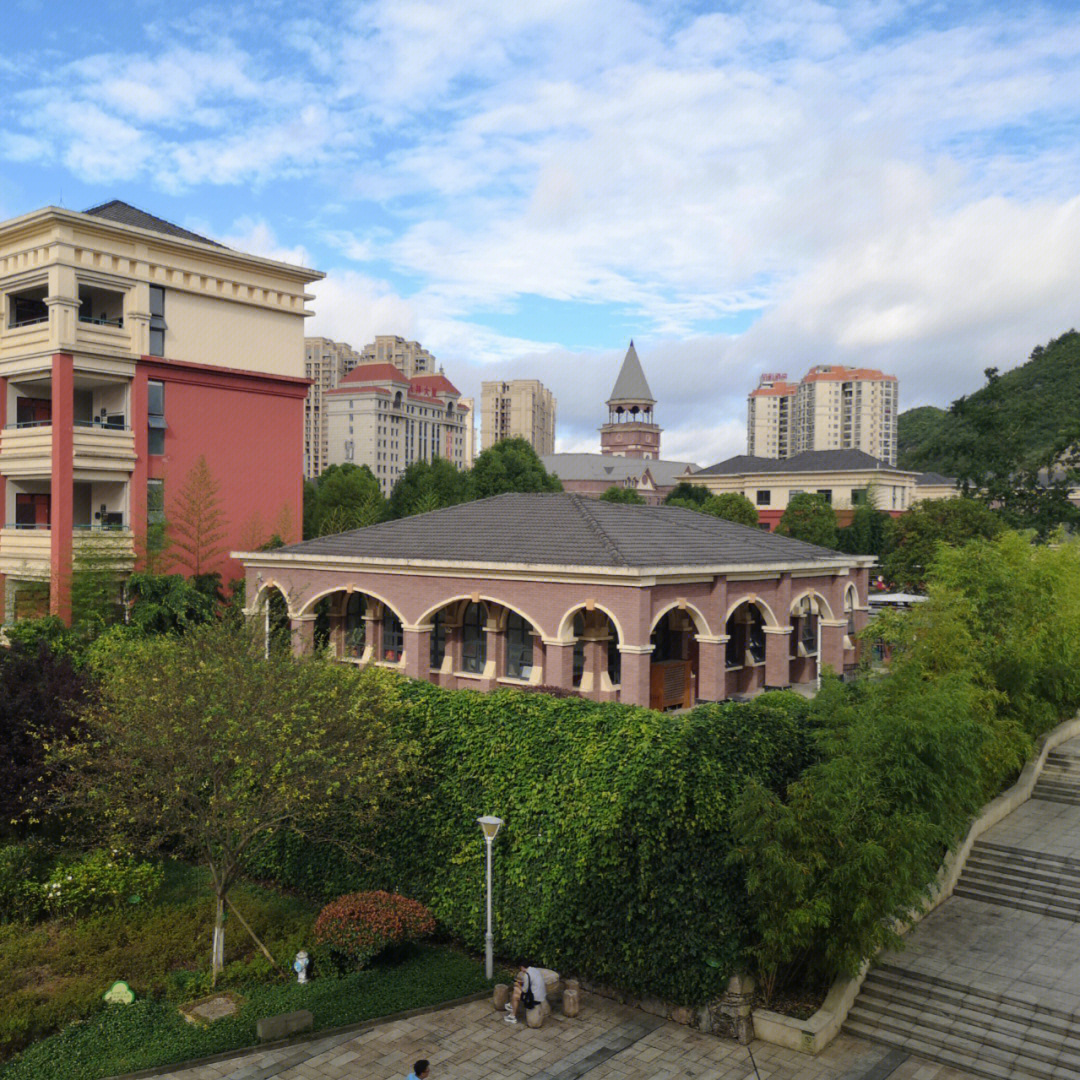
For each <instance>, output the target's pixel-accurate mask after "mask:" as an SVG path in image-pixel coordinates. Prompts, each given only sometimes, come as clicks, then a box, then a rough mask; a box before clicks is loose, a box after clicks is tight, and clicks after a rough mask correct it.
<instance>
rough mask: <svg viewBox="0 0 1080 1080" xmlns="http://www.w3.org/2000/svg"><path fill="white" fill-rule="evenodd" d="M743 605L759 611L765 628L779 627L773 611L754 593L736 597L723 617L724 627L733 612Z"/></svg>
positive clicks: (778, 621)
mask: <svg viewBox="0 0 1080 1080" xmlns="http://www.w3.org/2000/svg"><path fill="white" fill-rule="evenodd" d="M743 604H753V605H755V606H756V607H757V608H758V609H760V611H761V614H762V615H763V616H764V618H765V625H766V626H780V625H781V624H780V620H779V619H777V617H776V616H775V615H774V614H773V609H772V608H771V607H769V605H768V604H767V603H766V602H765V601H764V600H762V599H761V597H760V596H758V595H757V594H756V593H747V594H746V595H745V596H739V597H736V598H735V600H734V601H733V602H732V604H731V606H730V607H729V608H728V609H727V613H726V614H725V615H724V625H725V626H727V623H728V620H729V619H730V618H731V616H732V615H734V614H735V612H736V611H737V610H738V609H739V608H740V607H742V605H743Z"/></svg>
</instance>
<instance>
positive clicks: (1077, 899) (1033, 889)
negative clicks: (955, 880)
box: [959, 866, 1080, 907]
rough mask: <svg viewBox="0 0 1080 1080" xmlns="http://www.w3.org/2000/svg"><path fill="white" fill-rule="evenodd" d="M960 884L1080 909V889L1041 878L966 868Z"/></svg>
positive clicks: (977, 867) (976, 867)
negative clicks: (1075, 906) (1074, 906)
mask: <svg viewBox="0 0 1080 1080" xmlns="http://www.w3.org/2000/svg"><path fill="white" fill-rule="evenodd" d="M959 884H962V885H970V886H972V887H975V888H981V889H985V890H991V891H996V892H1000V893H1002V894H1003V895H1005V896H1019V897H1024V898H1030V899H1033V900H1046V901H1053V902H1054V903H1060V904H1061V905H1062V906H1063V907H1064V906H1069V905H1072V904H1075V905H1077V906H1078V907H1080V888H1077V887H1074V886H1070V885H1064V884H1061V883H1060V882H1050V881H1044V880H1042V879H1039V878H1036V879H1031V878H1025V877H1022V876H1016V875H1012V874H1008V873H1002V872H1000V871H995V870H985V869H983V868H982V867H979V866H974V867H965V868H964V873H963V875H962V876H961V878H960V882H959Z"/></svg>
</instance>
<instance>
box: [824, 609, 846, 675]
mask: <svg viewBox="0 0 1080 1080" xmlns="http://www.w3.org/2000/svg"><path fill="white" fill-rule="evenodd" d="M819 625H820V627H821V655H820V656H819V657H818V661H819V664H820V667H819V669H818V670H819V674H820V672H821V671H824V670H825V668H832V670H833V674H834V675H843V674H844V634H845V632H846V631H847V619H822V620H821V621H820V624H819Z"/></svg>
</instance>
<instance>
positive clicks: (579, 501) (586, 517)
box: [566, 492, 638, 566]
mask: <svg viewBox="0 0 1080 1080" xmlns="http://www.w3.org/2000/svg"><path fill="white" fill-rule="evenodd" d="M566 495H567V498H569V500H570V505H571V506H572V507H574V509H575V510H576V511H577V512H578V515H579V516H580V518H581V520H582V521H583V522H584V523H585V527H586V528H587V529H588V530H589V531H590V532H591V533H592V534H593V536H595V537H596V538H597V540H599V541H600V544H601V546H602V547H603V548H604V550H605V551H610V552H611V556H612V559H613V560H614V562H615V565H616V566H629V565H630V563H629V561H628V560H627V559H626V557H625V556H624V555H623V553H622V550H621V549H620V548H619V545H618V544H616V543H615V541H614V540H612V539H611V537H610V536H608V534H607V533H606V532H605V531H604V529H603V527H602V526H601V524H600V522H598V521H597V520H596V518H595V517H594V516H593V514H592V512H591V508H590V509H587V508H586V506H585V503H586V502H589V503H596V504H599V501H600V500H599V499H588V500H586V499H585V498H584V497H583V496H581V495H575V494H574V493H573V492H566ZM635 509H638V507H635Z"/></svg>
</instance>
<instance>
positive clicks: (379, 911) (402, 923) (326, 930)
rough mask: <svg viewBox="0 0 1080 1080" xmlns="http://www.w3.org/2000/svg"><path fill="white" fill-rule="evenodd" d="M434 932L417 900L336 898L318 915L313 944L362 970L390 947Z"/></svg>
mask: <svg viewBox="0 0 1080 1080" xmlns="http://www.w3.org/2000/svg"><path fill="white" fill-rule="evenodd" d="M434 929H435V920H434V918H432V915H431V912H430V911H428V909H427V908H426V907H424V905H423V904H421V903H420V902H419V901H417V900H410V899H409V898H408V897H407V896H399V895H398V894H397V893H389V892H382V891H378V892H358V893H349V894H347V895H345V896H339V897H338V898H337V899H336V900H334V901H332V902H331V903H329V904H327V905H326V907H324V908H323V909H322V911H320V912H319V917H318V918H317V919H316V920H315V930H314V934H315V943H316V945H320V946H323V947H325V948H327V949H329V950H330V952H331V954H332V955H334V956H335V957H341V958H343V959H344V960H346V961H347V962H348V963H349V964H350V965H351V966H352V967H355V968H362V967H364V965H365V964H367V963H368V961H369V960H371V959H372V958H373V957H375V956H377V955H378V954H379V953H381V952H382V951H383V950H384V949H386V948H388V947H389V946H392V945H405V944H408V943H411V942H414V941H419V940H420V938H422V937H425V936H426V935H428V934H430V933H431V932H432V931H433V930H434Z"/></svg>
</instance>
